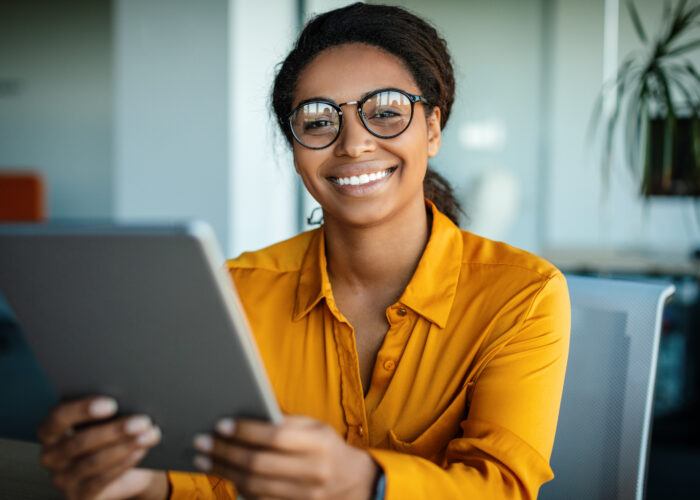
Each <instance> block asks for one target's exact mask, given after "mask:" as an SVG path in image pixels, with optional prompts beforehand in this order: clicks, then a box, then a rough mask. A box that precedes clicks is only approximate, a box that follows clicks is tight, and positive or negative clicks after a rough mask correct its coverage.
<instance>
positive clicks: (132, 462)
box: [67, 448, 147, 499]
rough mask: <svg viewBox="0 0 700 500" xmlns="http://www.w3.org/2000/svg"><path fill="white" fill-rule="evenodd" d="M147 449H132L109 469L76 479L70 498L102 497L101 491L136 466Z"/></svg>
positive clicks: (69, 489) (71, 488)
mask: <svg viewBox="0 0 700 500" xmlns="http://www.w3.org/2000/svg"><path fill="white" fill-rule="evenodd" d="M146 452H147V450H146V449H144V448H139V449H136V450H132V451H131V453H130V454H129V455H128V456H126V457H124V459H123V460H121V461H119V462H117V463H115V464H114V465H113V466H112V467H110V468H109V469H106V470H103V471H102V472H101V473H99V474H97V475H94V476H89V477H87V478H83V479H74V480H73V483H72V484H71V486H70V487H69V488H68V492H67V493H68V497H69V498H73V497H75V498H81V499H83V498H89V499H96V498H100V493H101V492H102V491H103V490H104V489H106V488H107V486H109V485H110V483H112V482H114V481H116V480H117V479H118V478H119V477H120V476H122V475H123V474H126V473H128V472H129V470H131V469H132V468H133V467H135V466H136V465H137V464H138V463H139V462H140V461H141V460H142V459H143V457H144V456H145V455H146Z"/></svg>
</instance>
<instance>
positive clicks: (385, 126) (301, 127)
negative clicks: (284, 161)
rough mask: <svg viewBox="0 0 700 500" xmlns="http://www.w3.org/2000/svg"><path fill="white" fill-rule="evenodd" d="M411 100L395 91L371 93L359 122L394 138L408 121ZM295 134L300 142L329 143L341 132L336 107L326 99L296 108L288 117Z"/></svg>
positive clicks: (383, 135)
mask: <svg viewBox="0 0 700 500" xmlns="http://www.w3.org/2000/svg"><path fill="white" fill-rule="evenodd" d="M412 110H413V106H412V105H411V101H410V99H409V98H408V97H407V96H406V95H404V94H402V93H401V92H397V91H395V90H385V91H381V92H378V93H376V94H372V95H370V96H369V97H368V98H367V99H366V100H365V101H364V103H362V109H361V112H362V121H363V123H364V125H365V127H366V128H367V130H369V131H370V132H371V133H373V134H374V135H377V136H379V137H394V136H396V135H399V134H400V133H402V132H403V131H404V130H406V128H407V127H408V125H409V123H410V122H411V113H412ZM290 123H291V126H292V130H293V131H294V135H295V136H296V138H297V139H298V140H299V142H301V143H302V144H303V145H305V146H308V147H311V148H323V147H325V146H328V145H329V144H331V143H332V142H333V141H334V140H335V138H336V137H337V135H338V133H339V131H340V115H339V113H338V110H337V109H335V108H334V107H333V106H331V105H330V104H328V103H327V102H322V101H312V102H308V103H306V104H305V105H304V106H302V107H300V108H299V109H297V111H296V112H295V113H294V114H293V115H292V116H291V120H290Z"/></svg>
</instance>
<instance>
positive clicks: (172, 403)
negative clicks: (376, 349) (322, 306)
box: [0, 222, 281, 471]
mask: <svg viewBox="0 0 700 500" xmlns="http://www.w3.org/2000/svg"><path fill="white" fill-rule="evenodd" d="M223 263H224V259H223V257H222V254H221V252H220V251H219V249H218V245H217V243H216V239H215V236H214V233H213V231H212V229H211V228H210V226H208V225H207V224H206V223H203V222H192V223H186V224H177V225H171V226H164V225H161V226H146V225H141V226H138V225H116V224H109V225H93V224H60V225H57V224H46V225H31V226H30V225H27V226H24V225H6V226H0V292H1V293H2V294H3V295H4V296H5V299H6V300H7V302H8V304H9V306H10V309H11V310H12V312H13V313H14V316H15V318H16V320H17V323H18V324H19V328H20V330H21V331H22V333H23V335H24V337H25V338H26V340H27V343H28V345H29V346H30V347H31V350H32V351H33V353H34V356H35V357H36V359H37V360H38V362H39V365H40V366H41V368H42V369H43V372H44V373H45V375H46V378H47V379H48V381H49V382H50V384H51V386H52V387H53V390H54V391H55V393H56V394H57V395H58V397H59V398H60V399H62V400H69V399H74V398H81V397H84V396H90V395H100V394H102V395H108V396H112V397H114V398H115V399H116V400H117V401H118V402H119V415H129V414H134V413H142V414H147V415H150V416H151V417H152V418H153V420H154V422H155V423H156V424H157V425H158V426H160V428H161V429H162V432H163V439H162V441H161V443H160V444H159V445H158V446H156V447H155V448H153V449H152V450H151V451H150V452H149V453H148V455H147V456H146V458H145V459H144V460H143V462H142V463H141V465H140V466H142V467H149V468H154V469H171V470H182V471H196V470H197V469H195V467H194V466H193V465H192V459H193V457H194V449H193V447H192V439H193V437H194V435H195V434H196V433H198V432H210V431H212V430H213V428H214V425H215V423H216V422H217V421H218V419H220V418H222V417H225V416H233V417H246V418H256V419H264V420H267V421H272V422H279V421H280V420H281V413H280V410H279V408H278V406H277V403H276V400H275V397H274V394H273V391H272V388H271V385H270V383H269V380H268V378H267V375H266V373H265V371H264V368H263V365H262V361H261V358H260V355H259V353H258V352H257V348H256V346H255V343H254V341H253V337H252V335H251V332H250V328H249V326H248V323H247V320H246V318H245V314H244V312H243V309H242V307H241V304H240V301H239V300H238V296H237V294H236V291H235V289H234V286H233V282H232V280H231V278H230V277H229V276H228V274H227V273H226V272H225V270H224V269H223V267H222V264H223ZM6 403H8V402H7V401H6V402H3V403H2V404H6ZM43 416H44V415H38V416H37V415H27V418H28V419H30V420H33V421H37V419H38V420H40V419H41V418H42V417H43ZM5 437H9V438H12V437H22V436H12V435H9V436H8V435H6V436H5Z"/></svg>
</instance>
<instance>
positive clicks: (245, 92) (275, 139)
mask: <svg viewBox="0 0 700 500" xmlns="http://www.w3.org/2000/svg"><path fill="white" fill-rule="evenodd" d="M230 5H231V9H230V17H229V30H230V31H229V32H230V41H229V43H230V46H231V53H230V58H229V64H230V81H231V101H230V117H231V128H230V135H229V141H230V148H231V149H230V152H229V154H230V161H231V165H232V176H231V178H230V180H229V182H230V184H229V190H230V192H231V196H232V198H231V199H232V203H231V205H230V208H229V210H230V212H229V217H230V220H231V227H232V228H233V230H232V232H231V233H230V235H231V236H230V241H229V248H230V251H231V255H237V254H238V253H240V252H241V251H244V250H253V249H257V248H260V247H263V246H267V245H270V244H272V243H275V242H277V241H279V240H282V239H285V238H288V237H290V236H292V235H293V234H295V233H296V231H297V227H298V223H297V218H296V203H297V200H296V196H297V195H296V182H297V180H296V173H295V171H294V166H293V163H292V159H291V154H290V152H289V150H288V148H287V147H286V145H285V144H284V140H283V136H282V135H281V133H278V131H277V128H276V127H277V124H276V120H275V118H274V116H273V114H272V112H271V111H270V109H269V105H268V103H269V99H270V97H269V95H270V90H271V88H272V82H273V77H274V69H275V65H276V64H277V63H278V62H281V61H282V60H283V59H284V57H285V56H286V55H287V52H288V51H289V50H290V48H291V44H292V41H293V39H294V36H295V34H296V16H297V11H296V2H291V1H286V0H271V1H266V2H251V1H245V0H231V2H230Z"/></svg>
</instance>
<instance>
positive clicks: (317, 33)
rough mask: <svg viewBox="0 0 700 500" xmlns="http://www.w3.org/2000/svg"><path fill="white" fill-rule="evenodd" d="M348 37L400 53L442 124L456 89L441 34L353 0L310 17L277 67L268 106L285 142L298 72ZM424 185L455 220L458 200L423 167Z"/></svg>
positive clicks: (407, 16)
mask: <svg viewBox="0 0 700 500" xmlns="http://www.w3.org/2000/svg"><path fill="white" fill-rule="evenodd" d="M348 43H364V44H367V45H372V46H374V47H378V48H380V49H382V50H384V51H386V52H388V53H390V54H393V55H395V56H397V57H398V58H399V59H401V61H403V63H404V64H405V65H406V67H407V68H408V70H409V71H410V72H411V75H412V76H413V79H414V80H415V82H416V84H417V85H418V88H419V89H420V91H421V94H422V95H423V97H425V98H426V99H427V101H428V102H429V103H430V105H432V106H437V107H438V108H440V127H441V128H444V127H445V124H446V123H447V119H448V118H449V117H450V110H451V108H452V103H453V102H454V94H455V79H454V70H453V69H452V62H451V58H450V54H449V52H448V51H447V44H446V43H445V40H443V39H442V38H441V37H440V35H439V34H438V32H437V31H436V30H435V28H434V27H432V26H431V25H430V24H428V23H427V22H426V21H424V20H423V19H421V18H419V17H418V16H416V15H414V14H412V13H410V12H408V11H407V10H405V9H402V8H400V7H394V6H388V5H368V4H363V3H355V4H352V5H349V6H347V7H343V8H340V9H336V10H332V11H329V12H325V13H323V14H320V15H318V16H316V17H315V18H313V19H312V20H311V21H309V23H308V24H307V25H306V27H305V28H304V30H303V31H302V33H301V35H300V36H299V39H298V40H297V43H296V45H295V46H294V48H293V49H292V51H291V52H290V53H289V55H288V56H287V58H286V59H285V60H284V62H282V64H281V66H280V68H279V71H278V73H277V76H276V78H275V82H274V85H273V90H272V108H273V111H274V112H275V114H276V115H277V118H278V123H279V124H280V126H281V128H282V132H283V134H284V135H285V137H286V139H287V141H288V143H289V144H290V145H291V144H292V141H293V137H292V134H291V131H290V130H289V127H287V126H286V125H285V124H283V117H284V116H285V115H287V113H289V112H290V111H291V109H292V102H293V99H294V92H295V90H296V84H297V80H298V78H299V74H300V73H301V72H302V70H303V69H304V68H305V67H306V65H307V64H309V63H310V62H311V60H312V59H313V58H314V57H316V56H317V55H318V54H319V53H320V52H322V51H324V50H326V49H328V48H330V47H335V46H338V45H344V44H348ZM423 189H424V191H425V196H426V197H427V198H428V199H429V200H430V201H432V202H433V203H435V205H436V206H437V208H438V210H440V211H441V212H442V213H444V214H445V215H446V216H447V217H449V218H450V219H451V220H452V221H453V222H454V223H455V224H458V223H459V213H460V212H461V211H462V210H461V208H460V205H459V202H458V201H457V199H456V198H455V196H454V193H453V191H452V188H451V187H450V185H449V183H448V182H447V181H446V180H445V179H444V178H443V177H442V176H441V175H440V174H438V173H437V172H435V171H434V170H432V169H431V168H428V172H427V174H426V176H425V179H424V181H423Z"/></svg>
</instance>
